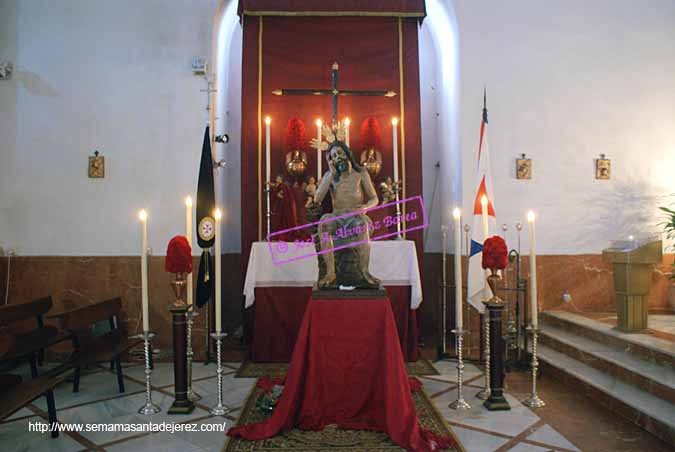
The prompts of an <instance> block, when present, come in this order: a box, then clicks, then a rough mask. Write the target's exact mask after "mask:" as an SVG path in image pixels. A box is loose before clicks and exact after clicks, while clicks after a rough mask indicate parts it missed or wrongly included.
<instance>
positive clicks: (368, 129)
mask: <svg viewBox="0 0 675 452" xmlns="http://www.w3.org/2000/svg"><path fill="white" fill-rule="evenodd" d="M361 148H362V149H363V151H362V152H361V166H363V167H365V168H366V169H367V170H368V173H369V174H370V177H371V178H373V179H374V178H376V177H377V176H378V175H379V174H380V171H382V153H381V152H380V151H379V150H378V149H381V148H382V139H381V138H380V124H379V123H378V122H377V118H375V117H373V116H370V117H368V118H366V119H365V120H364V121H363V123H362V124H361Z"/></svg>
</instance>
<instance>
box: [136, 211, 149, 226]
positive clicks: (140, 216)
mask: <svg viewBox="0 0 675 452" xmlns="http://www.w3.org/2000/svg"><path fill="white" fill-rule="evenodd" d="M138 219H139V220H141V221H142V222H144V223H145V222H146V221H148V212H146V211H145V209H141V210H140V211H139V212H138Z"/></svg>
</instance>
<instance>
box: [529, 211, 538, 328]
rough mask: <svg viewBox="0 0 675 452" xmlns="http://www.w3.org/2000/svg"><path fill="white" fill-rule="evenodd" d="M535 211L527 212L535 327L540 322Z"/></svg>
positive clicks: (531, 297) (533, 322)
mask: <svg viewBox="0 0 675 452" xmlns="http://www.w3.org/2000/svg"><path fill="white" fill-rule="evenodd" d="M534 219H535V216H534V212H532V211H531V210H530V211H529V212H527V225H528V231H529V236H530V315H531V316H532V326H533V327H534V328H536V327H537V325H538V324H539V315H538V309H537V251H536V243H537V240H536V236H535V231H534V229H535V228H534Z"/></svg>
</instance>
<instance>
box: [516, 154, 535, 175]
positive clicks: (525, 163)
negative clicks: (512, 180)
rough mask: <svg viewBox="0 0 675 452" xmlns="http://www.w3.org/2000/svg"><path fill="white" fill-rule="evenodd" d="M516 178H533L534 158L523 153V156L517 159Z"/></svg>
mask: <svg viewBox="0 0 675 452" xmlns="http://www.w3.org/2000/svg"><path fill="white" fill-rule="evenodd" d="M516 179H519V180H521V179H522V180H529V179H532V159H528V158H526V157H525V154H521V158H519V159H516Z"/></svg>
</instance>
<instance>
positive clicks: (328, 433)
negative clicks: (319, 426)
mask: <svg viewBox="0 0 675 452" xmlns="http://www.w3.org/2000/svg"><path fill="white" fill-rule="evenodd" d="M264 394H265V390H263V389H262V388H259V387H258V386H257V385H255V386H254V387H253V389H252V390H251V393H250V394H249V396H248V398H247V399H246V403H244V407H243V408H242V411H241V416H239V420H238V421H237V424H236V425H237V426H239V425H246V424H252V423H254V422H262V421H264V420H266V419H267V418H268V417H269V416H270V414H269V413H268V412H265V411H262V410H260V409H259V408H257V407H256V402H257V401H258V399H259V398H260V397H262V396H263V395H264ZM412 396H413V400H414V401H415V408H416V410H417V416H418V418H419V420H420V425H422V426H423V427H426V428H428V429H430V430H433V431H434V432H435V433H437V434H440V435H445V436H449V437H451V438H454V439H455V442H456V443H457V447H456V448H454V449H445V450H446V451H451V452H464V451H465V450H464V448H463V447H462V445H461V444H460V443H459V440H458V439H457V436H456V435H455V434H454V433H453V431H452V430H451V429H450V427H449V426H448V425H447V424H446V423H445V421H444V420H443V417H442V416H441V414H440V413H439V412H438V411H437V410H436V408H435V407H434V405H433V403H432V402H431V400H430V399H429V397H428V396H427V394H426V393H425V392H424V390H421V391H414V392H413V393H412ZM335 450H339V451H341V452H405V449H403V448H402V447H400V446H397V445H396V444H394V443H393V442H391V440H390V439H389V435H387V434H386V433H381V432H370V431H367V430H342V429H338V428H337V427H336V426H334V425H331V426H328V427H326V428H325V429H323V430H321V431H306V430H299V429H293V430H290V431H287V432H284V433H282V434H279V435H277V436H275V437H273V438H268V439H266V440H263V441H247V440H244V439H241V438H230V440H229V442H228V443H227V444H226V445H225V447H224V448H223V452H332V451H335Z"/></svg>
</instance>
